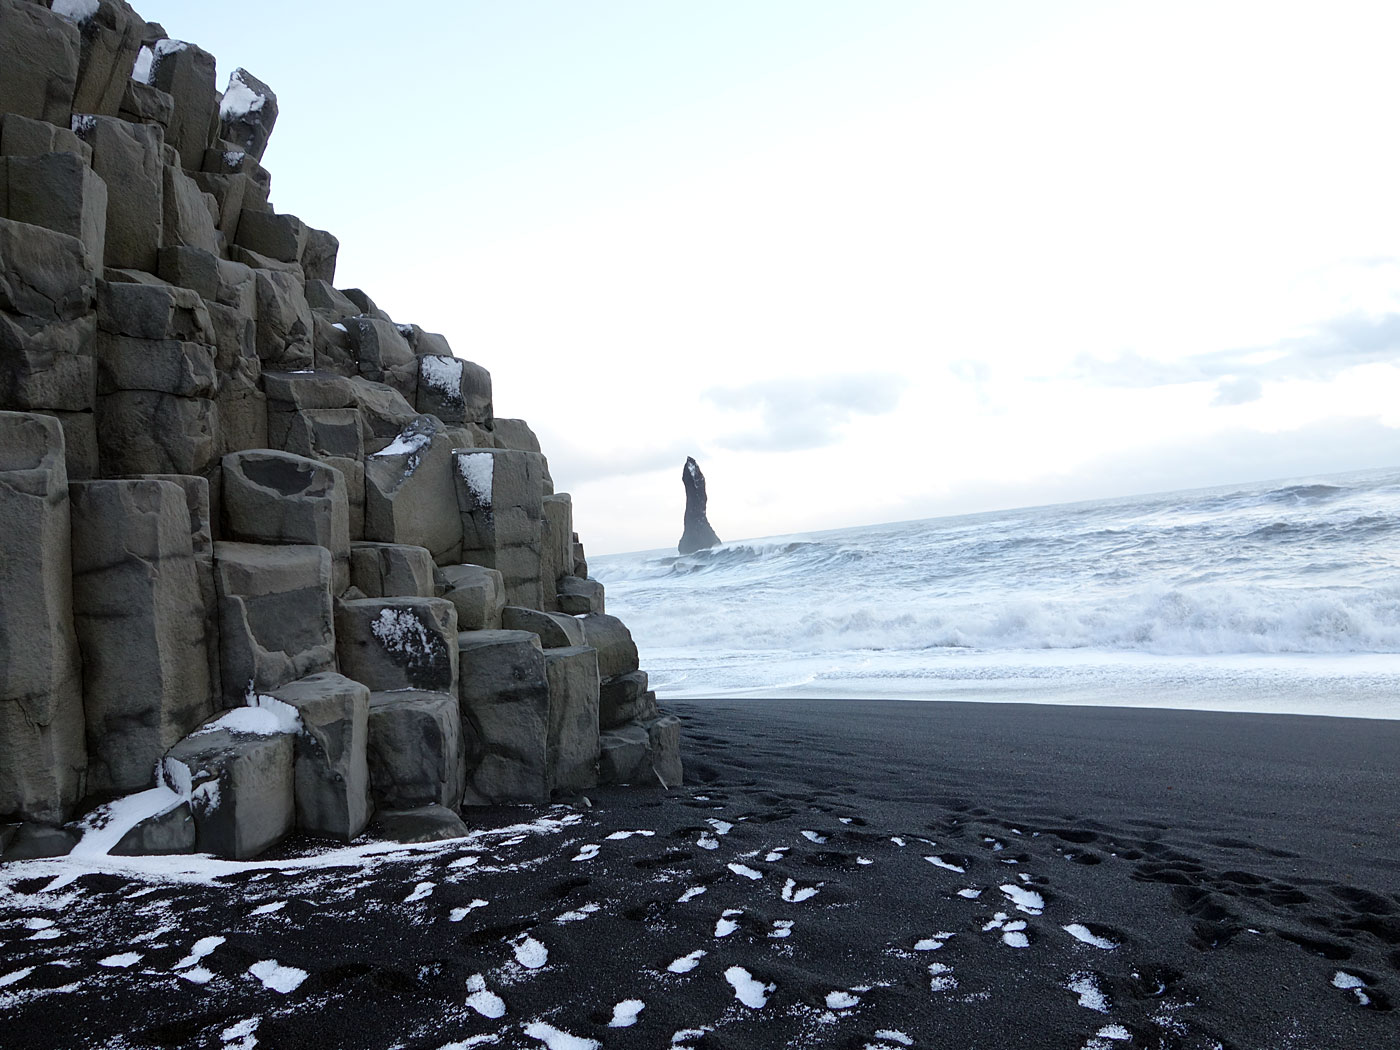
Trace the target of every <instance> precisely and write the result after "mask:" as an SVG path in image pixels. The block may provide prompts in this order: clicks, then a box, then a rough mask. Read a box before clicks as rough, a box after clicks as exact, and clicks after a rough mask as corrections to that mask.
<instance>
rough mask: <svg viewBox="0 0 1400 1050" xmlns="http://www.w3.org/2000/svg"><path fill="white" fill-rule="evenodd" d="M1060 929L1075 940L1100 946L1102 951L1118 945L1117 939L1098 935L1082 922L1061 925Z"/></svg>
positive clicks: (1110, 949) (1111, 949)
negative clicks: (1111, 939)
mask: <svg viewBox="0 0 1400 1050" xmlns="http://www.w3.org/2000/svg"><path fill="white" fill-rule="evenodd" d="M1060 929H1062V930H1064V931H1065V932H1066V933H1067V934H1069V935H1070V936H1071V937H1073V938H1074V939H1075V940H1077V941H1083V942H1084V943H1085V944H1091V945H1093V946H1094V947H1095V948H1102V949H1103V950H1104V951H1108V952H1111V951H1113V949H1114V948H1117V947H1118V942H1117V941H1110V940H1109V939H1108V938H1107V937H1100V936H1099V935H1098V934H1096V933H1094V932H1093V931H1092V930H1091V929H1089V927H1087V926H1085V925H1084V924H1083V923H1079V922H1072V923H1070V924H1069V925H1068V926H1061V927H1060Z"/></svg>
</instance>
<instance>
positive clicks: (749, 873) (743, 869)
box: [727, 864, 763, 880]
mask: <svg viewBox="0 0 1400 1050" xmlns="http://www.w3.org/2000/svg"><path fill="white" fill-rule="evenodd" d="M727 867H728V868H729V870H730V871H732V872H733V873H734V874H735V875H741V876H743V877H744V878H746V879H755V880H757V879H761V878H763V872H761V871H754V870H753V868H750V867H749V866H748V865H747V864H729V865H727Z"/></svg>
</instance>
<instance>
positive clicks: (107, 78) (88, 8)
mask: <svg viewBox="0 0 1400 1050" xmlns="http://www.w3.org/2000/svg"><path fill="white" fill-rule="evenodd" d="M69 7H70V9H75V10H76V11H80V12H82V13H81V15H80V16H79V17H78V18H77V21H78V28H79V30H80V31H81V33H82V57H81V62H80V63H79V67H78V82H77V87H76V90H75V91H74V94H73V109H74V110H75V111H76V112H79V113H101V114H104V115H106V116H116V114H117V111H118V110H119V109H120V108H121V101H122V95H123V93H124V92H125V90H126V82H127V80H128V79H129V78H130V76H131V69H132V67H133V66H134V65H135V64H136V54H137V52H139V51H140V50H141V39H142V37H143V36H144V35H145V32H146V20H145V19H143V18H142V17H141V16H140V15H138V14H137V13H136V12H135V11H133V10H132V9H131V5H129V4H127V3H125V2H124V0H97V2H96V3H91V2H89V3H88V4H86V5H77V4H70V5H69Z"/></svg>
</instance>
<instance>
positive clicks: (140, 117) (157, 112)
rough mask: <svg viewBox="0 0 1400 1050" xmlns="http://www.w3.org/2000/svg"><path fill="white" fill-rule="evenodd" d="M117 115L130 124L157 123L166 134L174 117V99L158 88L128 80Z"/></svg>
mask: <svg viewBox="0 0 1400 1050" xmlns="http://www.w3.org/2000/svg"><path fill="white" fill-rule="evenodd" d="M117 116H119V117H121V118H122V120H125V121H128V122H130V123H132V124H158V125H160V127H161V129H162V130H164V131H165V132H166V134H167V136H168V135H169V130H170V122H171V121H172V120H173V119H174V118H175V99H174V98H173V97H171V96H170V95H169V94H168V93H166V92H164V91H162V90H160V88H156V87H152V86H151V85H150V84H144V83H142V82H141V81H139V80H128V81H127V82H126V88H125V90H124V91H123V92H122V103H121V108H120V109H118V110H117Z"/></svg>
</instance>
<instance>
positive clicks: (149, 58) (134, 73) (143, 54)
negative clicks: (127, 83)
mask: <svg viewBox="0 0 1400 1050" xmlns="http://www.w3.org/2000/svg"><path fill="white" fill-rule="evenodd" d="M155 58H156V55H155V52H154V51H152V50H151V49H150V48H149V47H146V46H145V45H142V47H141V50H140V51H138V52H137V53H136V65H135V66H133V67H132V70H131V79H132V80H134V81H136V82H137V83H138V84H149V83H150V82H151V65H152V63H154V62H155Z"/></svg>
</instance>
